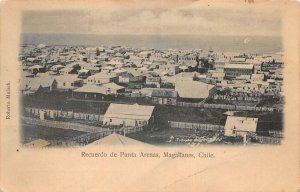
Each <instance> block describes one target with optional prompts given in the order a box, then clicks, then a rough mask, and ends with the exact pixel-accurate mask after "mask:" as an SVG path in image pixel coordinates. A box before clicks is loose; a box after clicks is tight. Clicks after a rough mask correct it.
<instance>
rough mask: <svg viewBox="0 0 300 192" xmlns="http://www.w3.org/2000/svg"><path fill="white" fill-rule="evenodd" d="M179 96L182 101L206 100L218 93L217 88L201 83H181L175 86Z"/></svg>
mask: <svg viewBox="0 0 300 192" xmlns="http://www.w3.org/2000/svg"><path fill="white" fill-rule="evenodd" d="M175 90H176V91H177V92H178V96H179V97H180V98H182V99H206V98H209V97H211V96H213V94H214V93H215V91H216V86H215V85H211V84H207V83H203V82H200V81H181V82H177V83H176V85H175Z"/></svg>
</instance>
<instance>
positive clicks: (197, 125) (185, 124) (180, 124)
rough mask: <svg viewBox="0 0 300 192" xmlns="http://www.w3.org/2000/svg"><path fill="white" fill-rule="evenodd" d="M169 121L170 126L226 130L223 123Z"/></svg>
mask: <svg viewBox="0 0 300 192" xmlns="http://www.w3.org/2000/svg"><path fill="white" fill-rule="evenodd" d="M168 123H169V127H170V128H181V129H199V130H204V131H222V130H224V126H223V125H213V124H201V123H188V122H177V121H168Z"/></svg>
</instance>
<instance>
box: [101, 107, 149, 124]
mask: <svg viewBox="0 0 300 192" xmlns="http://www.w3.org/2000/svg"><path fill="white" fill-rule="evenodd" d="M153 110H154V106H145V105H138V104H134V105H129V104H116V103H111V104H110V105H109V107H108V109H107V111H106V112H105V115H104V117H103V124H105V125H122V126H143V125H147V124H149V121H150V119H151V117H152V113H153Z"/></svg>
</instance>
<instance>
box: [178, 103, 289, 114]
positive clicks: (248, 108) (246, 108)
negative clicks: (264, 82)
mask: <svg viewBox="0 0 300 192" xmlns="http://www.w3.org/2000/svg"><path fill="white" fill-rule="evenodd" d="M176 105H177V106H180V107H199V108H207V109H226V110H237V111H257V112H267V111H270V112H272V111H277V112H282V111H283V109H281V108H274V107H256V106H242V105H225V104H207V103H206V104H203V103H187V102H177V103H176Z"/></svg>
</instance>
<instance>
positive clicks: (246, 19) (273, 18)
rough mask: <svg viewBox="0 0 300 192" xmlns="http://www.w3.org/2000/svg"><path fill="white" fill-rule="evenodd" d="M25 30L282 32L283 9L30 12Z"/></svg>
mask: <svg viewBox="0 0 300 192" xmlns="http://www.w3.org/2000/svg"><path fill="white" fill-rule="evenodd" d="M23 33H78V34H141V35H142V34H164V35H165V34H171V35H176V34H177V35H180V34H191V35H241V36H250V35H266V36H279V35H281V17H280V11H278V10H274V9H272V8H270V9H256V8H255V9H254V8H253V7H252V8H249V7H246V8H239V9H230V8H212V7H191V6H189V7H180V8H178V7H177V8H176V7H175V8H174V7H173V8H159V9H157V8H145V7H143V8H128V7H126V8H123V7H114V8H110V9H103V8H102V9H98V10H76V11H75V10H64V11H27V12H25V13H24V17H23Z"/></svg>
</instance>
